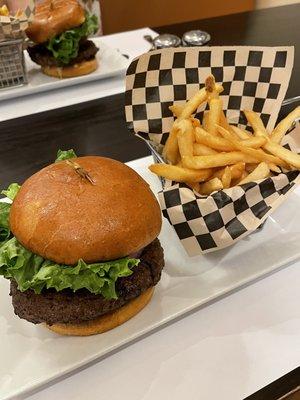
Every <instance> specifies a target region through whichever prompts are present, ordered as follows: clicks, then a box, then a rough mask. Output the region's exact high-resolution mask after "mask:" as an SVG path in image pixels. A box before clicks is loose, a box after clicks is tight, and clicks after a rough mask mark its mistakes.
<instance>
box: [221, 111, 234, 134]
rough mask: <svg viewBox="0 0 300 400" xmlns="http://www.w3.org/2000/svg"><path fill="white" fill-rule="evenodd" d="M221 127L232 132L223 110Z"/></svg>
mask: <svg viewBox="0 0 300 400" xmlns="http://www.w3.org/2000/svg"><path fill="white" fill-rule="evenodd" d="M219 125H221V126H222V127H223V128H224V129H226V130H227V131H230V130H231V127H230V125H229V123H228V121H227V119H226V117H225V114H224V111H223V110H222V112H221V115H220V121H219Z"/></svg>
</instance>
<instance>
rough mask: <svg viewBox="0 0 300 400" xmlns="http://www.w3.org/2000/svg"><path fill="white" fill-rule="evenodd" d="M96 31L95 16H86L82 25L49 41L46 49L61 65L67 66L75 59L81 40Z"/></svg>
mask: <svg viewBox="0 0 300 400" xmlns="http://www.w3.org/2000/svg"><path fill="white" fill-rule="evenodd" d="M97 30H98V19H97V17H96V15H88V14H86V18H85V21H84V23H83V24H82V25H80V26H78V27H77V28H73V29H69V30H67V31H65V32H63V33H61V34H60V35H57V36H55V37H54V38H52V39H50V40H49V42H48V44H47V46H46V47H47V49H48V50H50V51H51V53H52V55H53V57H55V58H56V60H57V61H59V62H60V63H61V64H62V65H63V64H69V62H70V60H72V59H73V58H76V57H77V55H78V50H79V43H80V41H81V39H83V38H87V37H88V36H89V35H92V34H94V33H96V32H97Z"/></svg>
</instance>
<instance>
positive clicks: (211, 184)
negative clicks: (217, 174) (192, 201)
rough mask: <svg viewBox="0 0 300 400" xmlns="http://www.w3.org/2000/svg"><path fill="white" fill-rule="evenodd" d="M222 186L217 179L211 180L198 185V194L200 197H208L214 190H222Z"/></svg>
mask: <svg viewBox="0 0 300 400" xmlns="http://www.w3.org/2000/svg"><path fill="white" fill-rule="evenodd" d="M222 189H223V184H222V182H221V180H220V179H219V178H213V179H211V180H210V181H208V182H205V183H202V184H201V185H200V189H199V191H200V193H201V194H202V195H210V194H211V193H212V192H215V191H216V190H222Z"/></svg>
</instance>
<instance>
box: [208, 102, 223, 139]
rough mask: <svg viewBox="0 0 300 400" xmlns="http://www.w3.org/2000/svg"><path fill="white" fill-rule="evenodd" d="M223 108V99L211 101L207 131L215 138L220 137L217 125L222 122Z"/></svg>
mask: <svg viewBox="0 0 300 400" xmlns="http://www.w3.org/2000/svg"><path fill="white" fill-rule="evenodd" d="M222 106H223V104H222V100H221V99H211V100H210V102H209V112H208V119H207V131H208V132H209V133H211V134H212V135H214V136H218V131H217V128H216V125H217V124H218V123H219V121H220V116H221V112H222Z"/></svg>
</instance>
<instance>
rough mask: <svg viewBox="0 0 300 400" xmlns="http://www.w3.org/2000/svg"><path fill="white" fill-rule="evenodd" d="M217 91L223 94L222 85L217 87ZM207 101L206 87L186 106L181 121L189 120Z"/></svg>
mask: <svg viewBox="0 0 300 400" xmlns="http://www.w3.org/2000/svg"><path fill="white" fill-rule="evenodd" d="M216 91H217V92H218V93H221V92H222V91H223V87H222V86H221V85H216ZM206 100H207V92H206V89H205V87H204V88H202V89H200V90H199V91H198V92H197V93H195V94H194V96H193V97H192V98H191V99H190V100H189V101H188V102H187V103H186V104H185V106H184V108H183V110H182V112H181V114H180V117H179V119H186V118H189V117H190V116H191V115H192V114H193V113H194V112H195V111H196V110H197V108H198V107H199V106H200V105H201V104H202V103H204V102H205V101H206Z"/></svg>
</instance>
